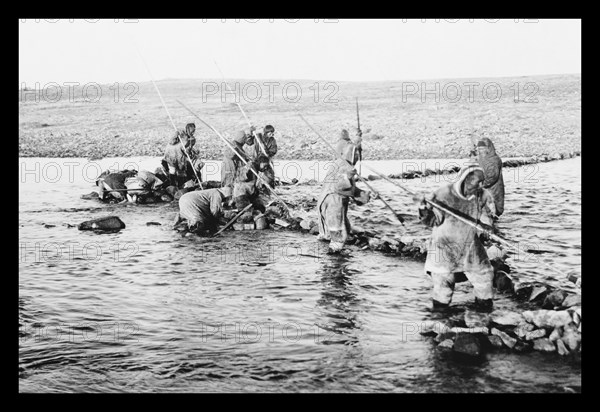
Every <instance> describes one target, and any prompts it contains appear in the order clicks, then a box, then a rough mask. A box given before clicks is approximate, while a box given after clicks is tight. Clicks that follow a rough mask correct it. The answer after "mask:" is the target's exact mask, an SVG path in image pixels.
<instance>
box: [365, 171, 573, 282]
mask: <svg viewBox="0 0 600 412" xmlns="http://www.w3.org/2000/svg"><path fill="white" fill-rule="evenodd" d="M365 167H366V168H367V169H369V170H371V171H372V172H374V173H376V174H378V175H379V176H381V177H382V178H383V179H385V180H387V181H388V182H390V183H392V184H393V185H396V186H398V187H399V188H401V189H404V190H405V191H406V192H408V193H409V194H411V195H414V194H415V192H413V191H411V190H409V189H407V188H405V187H404V186H402V185H401V184H399V183H397V182H394V181H393V180H392V179H390V178H389V177H387V176H386V175H384V174H383V173H380V172H378V171H376V170H374V169H373V168H372V167H369V166H367V165H365ZM425 201H426V202H427V203H429V204H430V205H431V206H433V207H436V208H438V209H440V210H442V211H444V212H446V213H448V214H449V215H451V216H453V217H455V218H456V219H458V220H460V221H461V222H463V223H466V224H467V225H469V226H471V227H473V228H475V229H476V230H479V231H480V232H483V233H485V234H487V235H488V236H489V237H490V239H492V240H495V241H496V242H498V243H500V244H503V245H505V246H507V247H509V248H512V249H513V250H515V251H517V253H519V248H518V246H517V245H516V244H515V243H514V242H509V241H508V240H506V239H504V238H502V237H500V236H498V235H496V234H495V233H493V232H491V231H490V230H489V229H485V228H484V227H483V226H482V225H483V223H480V222H479V223H478V222H474V221H472V220H470V219H469V218H467V217H464V216H460V215H458V214H456V213H454V212H453V211H451V210H450V209H448V208H447V207H446V206H444V205H443V204H440V203H438V202H435V201H432V200H428V199H425ZM538 263H540V264H542V265H543V266H545V267H546V268H548V269H550V270H552V271H553V272H555V273H557V274H560V275H561V276H563V275H564V273H563V272H561V271H559V270H558V269H556V268H554V267H552V266H550V265H548V264H546V263H544V262H538Z"/></svg>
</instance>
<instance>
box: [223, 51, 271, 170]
mask: <svg viewBox="0 0 600 412" xmlns="http://www.w3.org/2000/svg"><path fill="white" fill-rule="evenodd" d="M213 62H214V63H215V66H217V70H219V73H221V77H222V78H223V83H225V87H226V88H227V90H229V91H231V88H230V87H229V83H227V80H225V75H224V74H223V72H222V71H221V68H220V67H219V65H218V64H217V61H216V60H213ZM234 104H235V105H236V106H237V107H239V109H240V111H241V112H242V115H243V116H244V118H245V119H246V122H247V123H248V126H250V127H252V122H251V121H250V119H249V118H248V116H246V112H245V111H244V109H242V105H241V104H239V103H238V102H234ZM254 140H257V141H258V145H259V146H260V148H261V150H262V151H263V153H264V154H265V156H267V157H269V155H268V154H267V150H266V149H265V146H264V145H263V142H262V141H261V140H260V139H259V138H258V136H255V139H254ZM269 164H270V165H271V168H272V169H273V172H275V166H274V165H273V161H272V160H271V159H270V158H269Z"/></svg>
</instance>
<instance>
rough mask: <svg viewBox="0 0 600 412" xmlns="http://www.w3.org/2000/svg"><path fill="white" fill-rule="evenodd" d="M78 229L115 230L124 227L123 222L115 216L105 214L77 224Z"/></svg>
mask: <svg viewBox="0 0 600 412" xmlns="http://www.w3.org/2000/svg"><path fill="white" fill-rule="evenodd" d="M77 229H79V230H105V231H116V230H121V229H125V223H123V221H122V220H121V219H119V218H118V217H117V216H107V217H101V218H98V219H93V220H87V221H85V222H83V223H80V224H79V225H78V226H77Z"/></svg>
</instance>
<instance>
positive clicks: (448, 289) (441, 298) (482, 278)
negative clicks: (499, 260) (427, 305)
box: [428, 267, 494, 304]
mask: <svg viewBox="0 0 600 412" xmlns="http://www.w3.org/2000/svg"><path fill="white" fill-rule="evenodd" d="M428 273H429V272H428ZM465 275H466V277H467V279H468V280H469V282H471V284H472V285H473V292H474V293H475V297H476V298H477V299H481V300H487V299H492V298H493V289H492V287H493V280H494V270H493V269H492V268H491V267H490V268H486V269H484V270H482V271H481V272H465ZM431 280H432V281H433V294H432V297H433V299H434V300H436V301H438V302H440V303H445V304H449V303H450V302H451V301H452V295H453V294H454V285H455V283H456V281H455V278H454V273H431Z"/></svg>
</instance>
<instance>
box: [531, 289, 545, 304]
mask: <svg viewBox="0 0 600 412" xmlns="http://www.w3.org/2000/svg"><path fill="white" fill-rule="evenodd" d="M547 294H548V288H547V287H546V286H535V287H534V288H533V290H532V291H531V295H530V296H529V301H530V302H533V301H542V300H544V299H545V298H546V295H547Z"/></svg>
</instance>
